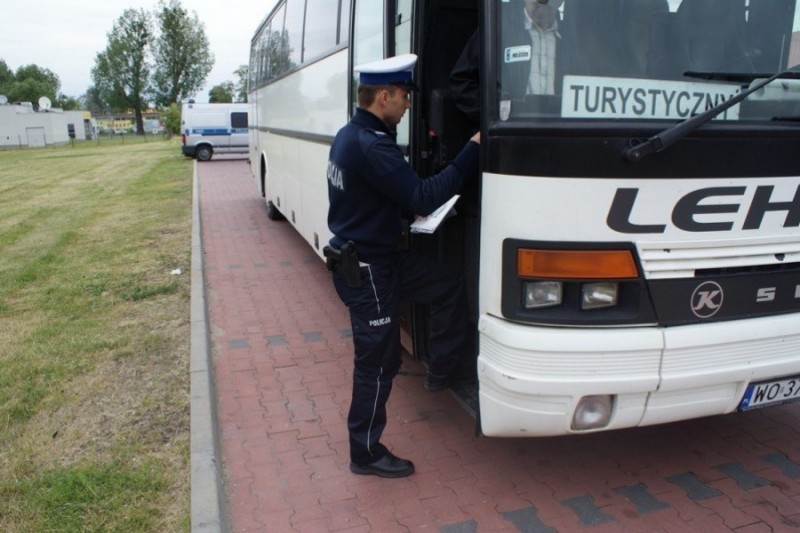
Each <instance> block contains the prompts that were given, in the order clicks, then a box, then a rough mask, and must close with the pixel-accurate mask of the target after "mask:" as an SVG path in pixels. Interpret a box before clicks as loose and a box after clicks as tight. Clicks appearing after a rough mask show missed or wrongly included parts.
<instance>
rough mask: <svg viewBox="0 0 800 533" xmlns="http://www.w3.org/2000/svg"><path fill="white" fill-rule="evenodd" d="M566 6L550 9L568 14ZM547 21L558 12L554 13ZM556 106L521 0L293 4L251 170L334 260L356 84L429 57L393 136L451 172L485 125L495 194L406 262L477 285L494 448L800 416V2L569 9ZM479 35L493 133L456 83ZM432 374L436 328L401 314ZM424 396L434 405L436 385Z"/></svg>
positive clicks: (464, 204) (271, 46) (418, 157)
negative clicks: (752, 413) (339, 177)
mask: <svg viewBox="0 0 800 533" xmlns="http://www.w3.org/2000/svg"><path fill="white" fill-rule="evenodd" d="M551 1H553V0H551ZM541 3H545V0H541ZM555 3H556V4H560V7H559V10H558V31H557V48H556V51H557V61H556V67H555V76H556V77H555V83H554V88H553V91H552V94H537V95H524V94H523V95H520V94H515V93H514V91H513V90H512V87H511V82H510V81H509V80H510V78H512V77H513V75H512V70H513V69H516V68H517V67H518V66H519V65H518V63H519V62H520V60H521V58H524V59H528V58H529V57H530V56H531V55H532V54H531V49H530V45H528V48H527V49H526V48H525V46H524V45H523V46H522V48H520V45H519V43H513V42H510V41H509V39H508V36H510V35H512V34H513V32H514V28H515V26H514V25H516V24H520V23H521V22H522V21H524V15H523V9H524V5H523V2H522V0H484V1H478V0H471V1H470V0H417V1H412V0H385V1H383V2H379V1H377V0H369V1H367V0H282V1H280V2H279V3H278V5H277V6H276V7H275V8H274V9H273V10H272V11H271V12H270V13H269V14H268V16H267V17H266V18H265V20H264V22H263V23H262V24H261V25H260V26H259V28H258V29H257V31H256V33H255V36H254V37H253V40H252V49H251V60H250V85H249V86H250V89H249V102H250V103H251V106H252V107H251V127H250V157H251V167H252V169H253V173H254V179H255V183H256V185H257V187H258V190H259V191H260V193H261V194H262V195H263V196H264V198H265V202H266V206H267V209H268V214H269V215H270V218H282V217H285V218H286V219H288V220H289V222H290V223H291V224H293V225H294V227H295V228H296V229H297V231H299V232H300V233H301V234H302V235H303V237H304V238H305V239H306V240H307V241H308V242H309V243H310V245H311V246H312V247H313V248H314V250H315V251H316V252H317V253H319V254H321V250H322V247H323V246H324V245H325V244H326V243H327V241H328V239H329V237H330V232H329V230H328V226H327V223H326V215H327V207H328V206H327V189H326V174H325V169H326V166H327V160H328V151H329V148H330V144H331V142H332V140H333V137H334V135H335V133H336V132H337V130H338V129H339V128H340V127H341V126H342V125H344V124H345V123H346V122H347V120H348V119H349V117H350V115H351V114H352V112H353V109H354V105H355V104H354V94H355V80H356V77H355V76H354V75H353V67H354V65H358V64H361V63H365V62H368V61H372V60H376V59H380V58H383V57H389V56H393V55H396V54H401V53H408V52H413V53H416V54H417V55H418V56H419V61H418V64H417V67H416V68H417V70H416V73H415V76H416V80H417V84H418V85H419V86H420V87H421V90H420V91H418V92H416V93H414V95H413V103H414V105H413V108H412V109H411V111H410V112H409V113H408V114H407V117H406V119H405V120H404V122H403V123H401V124H400V126H399V131H398V140H399V143H400V144H401V146H403V147H404V149H405V150H406V152H407V155H408V159H409V161H410V163H411V164H412V165H413V166H414V168H415V169H416V170H417V171H418V173H419V174H420V175H421V176H423V177H424V176H429V175H433V174H435V173H436V172H437V170H438V169H439V168H441V167H442V166H443V165H444V164H445V163H446V162H447V161H448V160H449V159H450V158H451V157H452V156H454V155H455V154H456V153H457V152H458V150H459V149H460V148H461V146H462V145H463V143H464V142H465V141H466V140H467V139H468V138H469V136H470V134H471V133H472V131H473V128H480V130H481V132H482V142H481V169H482V178H481V183H480V186H478V187H474V188H473V189H470V190H466V191H464V192H463V194H462V197H461V199H460V200H459V202H458V204H457V211H458V213H459V216H457V217H453V218H451V219H450V220H448V221H447V222H446V223H445V224H444V225H443V227H442V228H440V229H439V230H438V231H437V232H436V233H435V234H434V235H416V234H409V235H408V236H407V239H406V242H405V243H404V245H405V246H409V247H411V248H412V249H415V250H417V251H419V252H421V253H426V254H431V255H432V256H434V257H436V258H438V259H439V260H441V261H443V262H445V263H448V264H451V265H456V266H458V267H459V268H461V269H462V271H463V273H464V277H465V279H466V281H467V285H468V292H469V305H470V317H471V321H472V324H471V326H472V328H473V331H474V341H475V342H474V350H472V351H470V352H469V353H465V354H464V361H463V365H464V367H465V368H467V369H471V370H473V371H474V372H475V375H476V376H477V383H478V384H477V386H476V387H474V388H471V389H469V388H467V389H465V390H461V391H459V394H460V395H461V397H462V398H463V399H464V401H465V404H466V405H467V406H469V407H471V408H472V409H473V410H474V412H475V413H476V414H477V421H478V424H479V426H478V427H479V430H480V431H481V433H482V434H484V435H488V436H508V437H512V436H545V435H561V434H576V433H587V432H593V431H602V430H611V429H618V428H627V427H635V426H645V425H651V424H660V423H665V422H671V421H677V420H684V419H689V418H695V417H703V416H709V415H719V414H724V413H732V412H736V411H742V410H748V409H753V408H757V407H764V406H768V405H773V404H777V403H782V402H786V401H791V400H793V399H797V398H800V158H798V157H797V155H796V151H797V147H798V146H800V121H799V120H800V80H798V76H797V73H796V72H795V71H793V70H788V69H789V67H791V66H792V65H795V64H796V63H797V62H798V61H800V37H798V35H800V34H799V33H798V32H800V9H799V8H798V5H797V1H796V0H566V1H565V2H563V4H561V3H560V2H555ZM476 30H479V33H478V35H479V41H478V42H479V47H480V57H481V64H480V68H479V69H478V70H479V72H480V80H479V83H480V99H481V100H480V122H479V123H478V124H471V123H470V122H469V120H468V119H467V118H466V116H465V115H463V114H462V113H461V111H459V110H458V109H457V107H456V105H455V103H454V101H453V97H452V94H451V92H450V89H449V73H450V72H451V69H452V68H453V66H454V64H455V63H456V61H457V58H458V57H459V54H460V53H461V51H462V48H463V47H464V45H465V43H466V42H467V41H468V39H469V37H470V35H472V34H473V32H475V31H476ZM404 319H405V323H406V326H407V327H406V328H405V330H406V331H407V333H408V337H407V339H408V343H407V344H408V346H407V348H408V349H409V350H410V351H411V352H412V353H413V354H414V356H415V357H418V358H421V359H422V360H425V358H426V350H425V342H424V336H423V335H419V334H418V332H422V331H425V326H426V320H427V317H426V309H425V308H423V307H417V306H412V307H410V308H409V309H408V312H407V313H406V316H405V317H404ZM420 391H422V386H420Z"/></svg>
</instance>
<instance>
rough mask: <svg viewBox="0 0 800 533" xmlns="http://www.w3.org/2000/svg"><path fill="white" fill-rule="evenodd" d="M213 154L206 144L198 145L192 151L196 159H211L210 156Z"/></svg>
mask: <svg viewBox="0 0 800 533" xmlns="http://www.w3.org/2000/svg"><path fill="white" fill-rule="evenodd" d="M213 155H214V151H213V150H212V149H211V147H210V146H208V145H207V144H204V145H203V146H198V147H197V150H195V152H194V156H195V157H196V158H197V160H198V161H209V160H210V159H211V156H213Z"/></svg>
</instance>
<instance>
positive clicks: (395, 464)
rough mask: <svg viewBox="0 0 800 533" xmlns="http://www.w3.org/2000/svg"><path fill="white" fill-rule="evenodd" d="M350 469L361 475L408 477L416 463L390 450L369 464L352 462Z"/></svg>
mask: <svg viewBox="0 0 800 533" xmlns="http://www.w3.org/2000/svg"><path fill="white" fill-rule="evenodd" d="M350 471H351V472H352V473H354V474H358V475H360V476H378V477H390V478H392V477H406V476H410V475H411V474H413V473H414V463H412V462H411V461H408V460H406V459H400V458H399V457H395V456H394V455H392V454H391V453H390V452H389V453H387V454H386V455H384V456H383V457H382V458H380V459H378V460H377V461H375V462H374V463H370V464H368V465H364V466H361V465H357V464H355V463H350Z"/></svg>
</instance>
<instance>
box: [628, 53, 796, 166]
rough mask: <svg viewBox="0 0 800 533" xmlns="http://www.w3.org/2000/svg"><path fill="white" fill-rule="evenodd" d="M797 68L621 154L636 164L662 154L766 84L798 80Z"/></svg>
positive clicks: (752, 87) (746, 90) (771, 77)
mask: <svg viewBox="0 0 800 533" xmlns="http://www.w3.org/2000/svg"><path fill="white" fill-rule="evenodd" d="M798 66H800V65H795V66H793V67H792V68H790V69H787V70H784V71H781V72H778V73H776V74H773V75H772V76H770V77H769V78H767V79H765V80H763V81H760V82H759V83H757V84H755V85H751V86H750V87H748V88H747V89H745V90H743V91H742V92H740V93H739V94H737V95H735V96H734V97H733V98H731V99H730V100H726V101H725V102H722V103H721V104H718V105H715V106H714V107H712V108H711V109H709V110H708V111H705V112H703V113H700V114H699V115H695V116H693V117H691V118H687V119H686V120H683V121H681V122H678V123H677V124H675V125H674V126H670V127H669V128H667V129H665V130H663V131H661V132H659V133H657V134H655V135H653V136H652V137H650V138H649V139H647V140H646V141H644V142H642V143H640V144H637V145H636V146H631V147H628V148H626V149H625V150H624V151H623V152H622V155H623V156H625V159H627V160H628V161H632V162H636V161H641V160H642V159H643V158H644V157H646V156H648V155H650V154H653V153H656V152H663V151H664V150H666V149H667V148H669V147H670V146H672V145H673V144H675V143H676V142H678V141H679V140H681V139H683V138H684V137H686V136H687V135H689V134H690V133H692V132H693V131H695V130H696V129H697V128H699V127H700V126H702V125H703V124H705V123H706V122H708V121H709V120H711V119H713V118H714V117H716V116H717V115H719V114H720V113H722V112H724V111H725V110H727V109H730V108H731V107H733V106H735V105H736V104H738V103H739V102H741V101H742V100H744V99H745V98H747V97H748V96H750V95H751V94H753V93H754V92H756V91H757V90H759V89H761V88H762V87H764V86H765V85H768V84H770V83H772V82H773V81H775V80H777V79H778V78H798V77H800V72H798V71H796V70H795V69H796V68H797V67H798ZM689 74H696V75H698V76H696V77H700V76H699V75H700V74H702V75H717V76H719V75H724V73H713V72H711V73H697V72H691V73H690V72H687V73H686V74H685V75H689ZM752 76H753V78H752V79H750V80H749V81H753V79H757V78H760V77H761V75H759V74H753V75H752ZM748 77H749V76H748Z"/></svg>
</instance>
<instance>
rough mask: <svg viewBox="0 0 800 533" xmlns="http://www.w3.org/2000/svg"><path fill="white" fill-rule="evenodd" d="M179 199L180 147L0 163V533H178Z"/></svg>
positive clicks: (24, 157) (185, 392) (135, 147)
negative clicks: (5, 532)
mask: <svg viewBox="0 0 800 533" xmlns="http://www.w3.org/2000/svg"><path fill="white" fill-rule="evenodd" d="M191 197H192V163H191V161H190V160H187V159H185V158H184V157H183V156H182V155H181V154H180V146H179V144H178V142H177V140H173V141H158V142H151V141H149V142H147V143H134V142H127V143H126V144H118V145H109V144H102V143H101V144H97V143H92V142H86V143H76V144H75V145H74V146H71V145H69V146H61V147H50V148H44V149H27V150H4V151H0V531H9V532H20V533H22V532H25V533H28V532H34V531H37V532H38V531H53V532H55V531H59V532H61V531H63V532H74V531H97V532H100V531H103V532H106V531H119V532H132V531H158V532H161V531H169V532H171V531H188V530H189V526H190V519H189V488H190V487H189V286H190V279H189V270H190V263H191V261H190V259H191V257H190V254H191V202H192V198H191ZM175 269H180V270H181V272H182V273H181V274H180V275H175V274H173V271H174V270H175Z"/></svg>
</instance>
